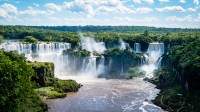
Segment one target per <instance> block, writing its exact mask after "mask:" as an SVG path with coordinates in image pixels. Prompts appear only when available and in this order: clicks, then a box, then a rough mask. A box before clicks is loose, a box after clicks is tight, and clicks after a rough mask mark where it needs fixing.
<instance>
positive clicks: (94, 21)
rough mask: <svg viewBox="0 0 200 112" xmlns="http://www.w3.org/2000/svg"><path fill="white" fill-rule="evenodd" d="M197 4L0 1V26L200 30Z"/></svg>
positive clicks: (178, 0)
mask: <svg viewBox="0 0 200 112" xmlns="http://www.w3.org/2000/svg"><path fill="white" fill-rule="evenodd" d="M199 2H200V1H199V0H0V24H2V25H45V26H46V25H47V26H54V25H56V26H60V25H130V26H131V25H137V26H156V27H181V28H200V7H199V6H200V3H199Z"/></svg>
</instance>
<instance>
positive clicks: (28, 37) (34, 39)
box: [24, 36, 38, 43]
mask: <svg viewBox="0 0 200 112" xmlns="http://www.w3.org/2000/svg"><path fill="white" fill-rule="evenodd" d="M24 41H25V42H29V43H37V42H38V40H37V39H36V38H34V37H33V36H26V37H25V38H24Z"/></svg>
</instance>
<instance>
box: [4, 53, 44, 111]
mask: <svg viewBox="0 0 200 112" xmlns="http://www.w3.org/2000/svg"><path fill="white" fill-rule="evenodd" d="M33 74H34V71H33V69H32V68H31V67H30V66H29V65H27V64H26V61H25V57H24V56H23V55H18V54H16V53H15V52H4V51H0V75H1V76H0V77H1V78H0V91H1V92H0V108H1V111H4V112H21V111H29V110H30V111H33V112H35V111H41V110H43V108H44V107H45V105H44V104H43V103H42V102H41V100H40V99H39V97H38V96H37V94H36V93H35V92H34V91H33V88H34V87H35V85H34V83H33V82H31V81H30V78H31V76H32V75H33Z"/></svg>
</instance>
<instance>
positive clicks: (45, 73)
mask: <svg viewBox="0 0 200 112" xmlns="http://www.w3.org/2000/svg"><path fill="white" fill-rule="evenodd" d="M29 65H31V66H32V68H33V70H34V71H35V73H36V74H35V76H33V77H32V80H34V81H36V82H37V83H38V84H39V85H40V86H45V84H46V80H47V79H48V78H49V77H51V78H54V64H53V63H50V62H49V63H47V62H45V63H43V62H32V63H29Z"/></svg>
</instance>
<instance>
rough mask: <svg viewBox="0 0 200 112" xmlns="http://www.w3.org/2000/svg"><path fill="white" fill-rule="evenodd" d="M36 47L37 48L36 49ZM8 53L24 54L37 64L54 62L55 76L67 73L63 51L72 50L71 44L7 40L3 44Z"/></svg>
mask: <svg viewBox="0 0 200 112" xmlns="http://www.w3.org/2000/svg"><path fill="white" fill-rule="evenodd" d="M34 46H35V47H34ZM1 47H2V48H4V49H5V50H6V51H17V52H18V53H24V54H25V56H26V58H27V59H28V60H29V61H33V62H34V61H36V62H53V63H54V64H55V76H56V77H57V76H59V75H64V74H66V73H67V71H66V69H65V66H66V63H64V61H63V58H64V57H63V55H62V51H63V50H65V49H70V48H71V45H70V44H69V43H60V42H50V43H45V42H39V43H38V44H23V43H20V42H19V41H12V40H6V41H5V42H4V43H2V44H1Z"/></svg>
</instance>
